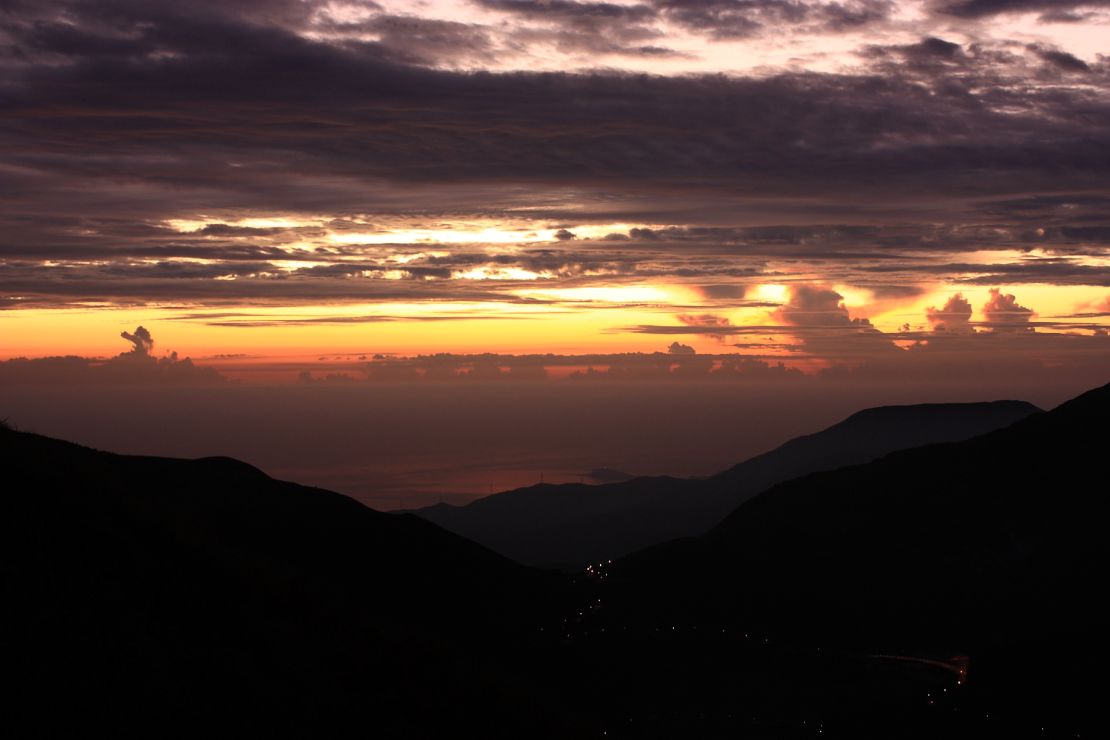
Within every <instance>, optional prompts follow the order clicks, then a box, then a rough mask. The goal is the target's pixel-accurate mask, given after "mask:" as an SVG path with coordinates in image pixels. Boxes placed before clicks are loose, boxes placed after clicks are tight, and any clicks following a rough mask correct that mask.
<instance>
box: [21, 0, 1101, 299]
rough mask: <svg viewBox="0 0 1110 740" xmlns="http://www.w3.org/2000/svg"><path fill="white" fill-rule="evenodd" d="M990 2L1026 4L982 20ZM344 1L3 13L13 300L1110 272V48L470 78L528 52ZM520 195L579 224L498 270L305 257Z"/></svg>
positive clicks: (564, 6)
mask: <svg viewBox="0 0 1110 740" xmlns="http://www.w3.org/2000/svg"><path fill="white" fill-rule="evenodd" d="M483 4H484V5H485V6H486V7H487V8H492V9H494V10H497V11H498V12H502V13H505V14H507V15H509V16H512V17H519V18H524V19H527V20H529V22H532V21H535V22H537V23H538V22H540V21H543V22H544V23H546V24H547V26H545V27H550V28H555V29H563V30H569V31H571V32H575V33H577V34H578V36H580V37H582V38H585V37H587V36H589V33H595V32H596V33H597V34H601V35H602V36H603V37H604V38H606V39H610V40H613V39H617V40H618V41H619V43H622V44H641V43H645V44H647V43H654V42H651V40H650V38H649V36H650V34H648V30H647V29H648V26H646V25H644V24H646V23H647V22H648V21H650V20H651V19H653V18H658V17H666V18H669V19H671V20H673V21H674V22H682V23H685V24H686V25H687V26H689V27H691V28H694V27H698V26H699V24H701V25H703V26H705V27H706V28H708V26H707V25H705V24H712V23H716V24H717V25H715V26H714V28H715V29H717V30H716V31H714V33H728V34H737V33H740V30H738V29H739V27H740V26H741V25H743V23H741V21H740V20H737V19H740V18H747V19H749V20H750V19H754V20H752V21H751V22H759V23H763V22H771V21H775V19H787V20H790V21H791V22H795V21H796V22H799V23H800V22H803V21H805V22H812V23H821V24H825V25H827V26H829V27H830V28H832V27H834V26H837V24H841V25H846V26H851V25H853V24H856V23H857V22H860V23H862V22H864V21H865V20H866V19H867V18H870V17H872V16H876V17H879V16H883V15H884V14H885V13H887V12H888V11H889V7H888V5H887V4H886V3H864V4H858V3H857V4H851V3H848V4H842V5H838V4H835V3H831V4H830V3H823V4H807V3H791V2H754V1H751V2H749V1H747V0H744V1H741V0H699V1H698V2H677V0H659V1H658V2H654V3H650V4H648V3H645V4H641V5H632V6H628V5H610V4H606V3H574V2H569V0H567V1H566V2H557V3H546V4H543V5H536V4H525V3H517V2H514V1H513V0H485V2H484V3H483ZM988 5H989V6H990V7H992V8H1001V7H1002V6H1003V5H1004V4H1002V3H994V4H983V3H980V4H979V5H977V6H976V7H979V6H982V8H984V9H985V8H987V7H988ZM324 7H325V4H324V3H304V2H292V1H288V2H246V3H230V4H229V3H216V2H207V1H205V2H195V3H189V4H185V5H183V4H179V3H167V2H149V1H147V2H139V1H138V0H110V1H105V2H78V1H76V0H67V1H62V2H57V3H50V4H41V3H24V2H19V1H18V0H13V1H11V2H7V3H4V5H3V6H2V7H0V15H2V18H3V24H2V25H3V31H2V32H0V33H2V35H3V43H4V47H3V48H4V51H3V53H2V55H0V72H2V79H3V82H0V100H2V103H3V107H4V110H5V116H4V117H3V120H2V121H0V144H2V145H3V148H4V158H3V167H2V168H0V187H2V188H3V189H4V191H5V192H6V193H8V194H9V196H10V197H8V198H5V200H4V203H3V205H0V260H2V261H3V265H4V267H3V273H2V275H0V305H5V306H15V305H31V303H33V302H39V303H41V302H47V303H49V302H50V301H59V302H65V301H70V300H79V299H96V300H118V301H142V300H167V299H173V298H175V297H176V298H180V299H187V298H188V299H194V300H203V301H210V302H224V301H231V300H234V299H236V298H239V299H246V300H264V299H267V298H269V297H274V298H276V299H281V300H290V301H296V300H314V299H318V298H319V297H321V296H324V295H332V296H334V297H336V298H337V299H342V298H351V299H375V298H382V299H388V298H399V299H404V298H408V297H411V298H420V297H439V298H453V299H460V300H466V299H470V298H473V299H475V300H484V299H488V298H491V297H498V298H503V297H504V296H505V294H506V289H507V288H509V287H511V284H510V283H503V284H499V285H496V286H494V285H490V284H488V281H478V282H477V283H475V281H467V282H466V283H465V284H463V282H462V281H458V280H452V279H451V277H452V274H453V271H454V270H459V269H465V268H466V266H467V265H471V266H490V267H493V268H508V267H515V268H519V269H522V270H546V271H548V272H550V273H551V275H553V276H554V279H557V280H559V281H565V282H567V284H569V285H574V284H578V283H580V282H583V281H587V280H588V279H589V277H590V276H591V275H592V276H595V277H596V276H602V277H604V278H606V279H609V280H618V281H619V280H621V279H633V278H635V279H643V278H652V277H665V278H666V277H669V278H673V279H678V280H689V281H697V282H698V283H699V284H703V285H706V286H718V287H713V288H711V289H709V290H708V291H707V292H706V293H705V294H704V295H706V296H711V295H712V296H717V299H719V300H725V299H726V298H725V297H726V296H728V295H730V294H731V295H738V294H742V292H743V288H742V287H740V288H735V289H733V288H731V287H730V286H731V285H732V284H734V283H737V282H743V281H745V280H747V279H755V278H759V277H775V276H774V275H773V274H768V270H767V268H766V262H767V260H770V259H778V260H786V259H796V260H798V259H800V260H827V261H828V263H829V270H830V275H831V277H830V279H832V278H837V279H839V278H840V277H842V275H840V274H838V271H839V272H840V273H843V275H849V274H850V276H853V279H854V280H855V281H857V282H863V283H864V284H865V287H869V288H871V289H873V290H874V291H876V292H883V291H885V292H886V294H887V295H893V291H897V290H903V291H905V290H912V286H911V287H910V288H907V287H906V286H905V285H903V284H902V283H903V278H913V277H914V276H917V277H916V279H920V278H921V277H922V276H923V275H926V274H927V275H930V276H938V277H939V276H941V275H942V273H943V274H953V273H955V272H956V270H954V269H951V268H953V267H955V266H958V265H961V264H965V263H966V261H965V260H962V259H960V258H959V254H960V253H961V252H966V251H972V250H977V249H1019V250H1031V249H1040V250H1045V251H1047V252H1049V253H1051V254H1054V255H1056V256H1057V257H1058V259H1057V261H1056V262H1049V261H1040V262H1036V263H1033V262H1024V261H1023V262H1012V263H1006V264H998V265H990V266H989V267H987V268H984V269H981V270H980V271H974V270H972V271H970V274H967V275H963V276H958V277H960V279H966V280H968V281H971V282H981V283H984V284H996V283H999V282H1003V281H1004V282H1023V281H1033V280H1036V281H1042V282H1055V283H1059V284H1069V285H1070V284H1095V285H1105V284H1107V276H1106V271H1105V269H1104V268H1102V267H1098V266H1097V265H1091V264H1089V263H1088V262H1086V261H1085V259H1084V258H1085V257H1090V256H1100V255H1104V254H1106V249H1107V246H1106V245H1107V241H1108V237H1110V186H1108V185H1107V183H1110V65H1108V63H1107V62H1106V61H1105V60H1104V59H1100V60H1087V61H1084V60H1080V59H1078V58H1076V57H1074V56H1073V55H1071V54H1069V53H1068V52H1067V51H1066V50H1063V49H1055V48H1048V47H1043V46H1035V45H1025V46H1017V47H1015V46H1013V45H1010V46H1008V47H1006V48H998V47H995V46H990V45H983V44H972V45H960V44H957V43H955V42H953V41H950V40H945V39H939V38H928V39H923V40H922V41H921V42H919V43H916V44H911V45H886V46H871V47H869V48H868V49H866V50H863V51H862V52H861V57H860V58H861V60H862V63H863V66H862V67H861V71H859V72H858V73H855V74H819V73H779V74H773V75H770V76H752V77H736V76H718V75H701V76H676V77H659V76H649V75H636V74H624V73H616V72H608V71H597V72H594V73H581V74H562V73H549V74H538V73H503V74H495V73H488V72H464V71H451V70H444V69H436V68H431V67H429V66H427V65H428V64H431V63H432V62H433V61H434V60H443V59H462V58H464V57H466V58H474V56H475V55H483V54H485V55H495V54H498V53H500V52H499V51H498V48H499V47H498V45H497V44H496V43H494V42H493V41H491V40H490V39H489V38H488V34H486V33H485V32H484V31H483V30H482V29H481V28H479V27H477V26H475V25H472V24H470V25H468V24H465V23H456V22H447V21H435V20H434V19H422V18H416V17H408V16H391V15H388V14H385V13H383V12H376V13H371V14H370V15H368V16H367V17H366V18H365V19H363V20H359V21H343V22H340V21H336V20H334V19H331V20H326V19H325V20H321V18H323V17H324V16H321V15H320V13H321V12H322V11H321V9H322V8H324ZM368 7H369V8H370V9H371V10H374V6H373V5H372V4H370V5H369V6H368ZM953 7H955V6H953ZM968 7H970V6H968ZM1006 7H1011V8H1012V7H1017V5H1015V4H1012V3H1011V4H1008V5H1006ZM1022 7H1023V8H1025V7H1029V8H1032V7H1033V5H1032V4H1023V5H1022ZM1037 7H1038V8H1039V7H1040V6H1037ZM952 12H956V11H955V10H952ZM960 12H961V13H964V14H965V15H966V14H967V13H970V12H971V11H970V10H966V9H965V10H962V11H960ZM975 12H976V13H980V14H982V13H983V12H985V10H977V11H975ZM714 19H717V21H714ZM722 19H723V20H722ZM729 19H731V20H729ZM768 19H770V20H768ZM837 19H839V20H837ZM726 20H727V21H728V22H727V23H726V22H725V21H726ZM745 22H747V21H745ZM730 23H733V24H739V25H737V26H736V29H734V30H732V31H730V30H728V29H729V28H730V27H731V26H730V25H729V24H730ZM358 24H362V25H363V26H365V28H361V27H360V28H361V30H362V31H365V32H366V34H368V36H367V38H373V39H375V40H362V38H363V37H362V36H359V35H358V34H357V33H355V31H358V30H359V29H356V28H354V26H357V25H358ZM630 28H641V29H642V33H643V34H645V35H642V36H636V34H637V33H641V32H640V31H637V32H630V31H628V29H630ZM583 29H587V30H589V29H593V30H590V31H589V33H587V32H586V31H585V30H583ZM309 32H312V33H313V34H316V35H315V36H310V35H306V34H308V33H309ZM329 32H330V33H332V34H333V35H330V36H329V35H328V33H329ZM521 208H528V209H529V211H528V213H530V214H534V215H535V217H536V218H540V219H543V218H546V219H550V222H551V223H552V224H556V225H557V227H558V228H559V229H560V231H559V232H558V234H559V236H558V237H557V240H558V241H559V243H558V244H557V245H555V244H553V246H552V249H550V250H548V251H543V250H540V249H528V250H525V251H523V252H521V253H518V254H515V255H505V254H500V255H496V256H494V255H492V254H490V253H489V252H486V251H483V250H482V249H481V248H473V249H464V248H459V247H448V248H447V251H449V252H450V256H448V257H429V256H423V257H420V258H417V259H414V260H413V261H412V262H409V263H406V264H405V265H404V269H403V270H401V275H400V277H402V280H399V281H388V283H387V281H384V280H375V278H376V277H381V275H382V274H383V273H384V272H386V271H387V270H388V269H390V268H391V267H396V265H392V266H391V265H389V264H387V262H386V260H385V255H384V254H382V255H377V256H376V255H375V253H373V250H370V249H369V248H367V247H366V246H365V245H358V244H353V245H339V244H336V245H331V246H329V247H327V248H326V249H325V248H321V247H319V246H305V244H306V243H310V244H317V243H318V240H319V239H320V238H321V236H322V234H324V233H325V231H326V230H328V229H339V230H343V229H348V230H352V229H355V227H354V226H351V225H350V221H349V219H350V218H352V217H354V216H355V215H356V214H373V215H374V216H375V217H381V218H383V219H388V218H398V217H402V216H403V217H405V218H408V219H410V220H411V219H414V218H416V219H426V220H429V221H435V220H436V219H440V218H447V217H478V216H481V217H489V218H504V217H510V216H513V215H514V214H518V213H520V210H519V209H521ZM206 213H227V214H230V215H229V217H228V221H229V223H220V222H215V223H208V224H206V225H205V226H203V228H201V229H199V230H198V231H195V232H192V233H183V232H181V231H178V230H176V229H173V228H171V227H170V226H168V225H167V224H166V220H167V219H171V218H195V217H196V216H197V215H198V214H206ZM253 213H284V214H290V215H297V214H300V215H306V216H321V215H323V216H326V217H328V218H330V219H333V220H332V221H330V222H329V223H327V224H326V225H317V226H304V227H297V228H284V227H269V226H264V227H250V226H243V225H237V224H236V223H235V221H234V219H233V218H231V215H234V214H238V215H241V216H242V215H250V214H253ZM604 222H624V223H654V224H660V223H663V224H673V226H671V227H670V228H664V229H648V228H636V229H633V230H631V231H629V232H619V233H615V234H613V235H611V237H612V238H611V239H609V240H607V241H602V240H595V241H592V242H591V241H590V240H588V239H583V238H582V237H581V236H580V231H581V230H580V229H579V227H580V226H581V225H583V224H589V223H604ZM738 224H742V226H738ZM753 224H758V225H753ZM576 229H579V231H576ZM572 236H574V237H577V238H571V237H572ZM313 240H316V241H313ZM397 247H398V248H402V246H401V245H397ZM926 253H932V254H935V255H936V258H935V259H925V258H924V257H923V255H925V254H926ZM946 254H947V255H952V256H951V257H948V258H945V257H944V255H946ZM193 260H205V262H203V263H201V262H195V261H193ZM276 261H283V262H285V263H288V262H298V261H302V262H306V263H308V262H311V263H312V264H311V265H309V264H306V265H305V266H304V267H302V268H290V267H289V266H288V265H287V264H286V265H284V266H282V267H276V266H275V265H274V262H276ZM320 263H325V264H320ZM943 265H948V266H949V269H948V271H947V273H944V271H945V268H944V267H943ZM394 276H396V275H394ZM884 276H885V277H884ZM432 282H436V283H437V284H434V285H433V284H432ZM730 291H731V292H730ZM17 299H18V300H17Z"/></svg>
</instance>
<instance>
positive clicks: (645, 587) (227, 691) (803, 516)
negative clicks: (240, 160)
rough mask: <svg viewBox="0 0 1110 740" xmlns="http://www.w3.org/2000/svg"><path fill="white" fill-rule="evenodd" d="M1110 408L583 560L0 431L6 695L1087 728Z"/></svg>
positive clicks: (810, 734) (269, 726) (96, 712)
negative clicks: (513, 549)
mask: <svg viewBox="0 0 1110 740" xmlns="http://www.w3.org/2000/svg"><path fill="white" fill-rule="evenodd" d="M1108 409H1110V387H1108V388H1104V389H1100V390H1098V391H1094V392H1092V393H1090V394H1087V395H1086V396H1084V397H1082V398H1080V399H1077V400H1076V401H1074V402H1072V403H1069V404H1066V405H1065V406H1063V407H1061V408H1059V409H1056V410H1054V411H1052V412H1048V413H1045V414H1037V415H1034V416H1031V417H1029V418H1027V419H1025V420H1023V421H1021V422H1018V423H1017V424H1016V425H1014V426H1012V427H1010V428H1007V429H1005V430H1002V431H998V432H994V433H991V434H988V435H985V436H982V437H978V438H976V439H972V440H968V441H965V442H960V443H954V444H946V445H933V446H929V447H923V448H919V449H916V450H913V451H908V452H903V453H897V454H894V455H890V456H887V457H885V458H882V459H880V460H878V461H875V462H871V463H868V464H866V465H861V466H857V467H853V468H846V469H843V470H840V471H836V472H833V473H822V474H817V475H811V476H808V477H805V478H802V479H799V480H796V481H793V482H790V483H787V484H783V485H780V486H777V487H775V488H773V489H772V490H770V491H768V492H767V493H765V494H763V495H761V496H759V497H757V498H756V499H754V500H752V501H750V502H749V503H747V504H745V505H744V506H742V507H740V508H739V509H738V510H737V511H736V512H734V513H733V514H732V515H731V516H730V517H729V518H728V519H727V520H726V521H725V522H723V523H722V524H721V525H720V526H719V527H717V528H716V529H714V530H713V531H711V532H710V533H708V534H706V535H705V536H703V537H702V538H699V539H696V540H683V541H676V542H673V543H669V544H667V545H663V546H659V547H656V548H653V549H651V550H647V551H644V552H641V553H638V554H636V555H634V556H632V557H629V558H627V559H625V560H622V561H619V562H615V563H612V564H610V563H605V564H598V565H597V566H596V567H593V568H591V569H590V570H589V571H588V572H586V573H583V574H581V575H578V576H562V575H558V574H554V573H546V572H542V571H536V570H531V569H528V568H524V567H522V566H519V565H516V564H514V563H512V562H511V561H508V560H506V559H504V558H502V557H500V556H498V555H495V554H493V553H491V552H490V551H488V550H485V549H483V548H482V547H480V546H478V545H475V544H473V543H470V542H468V541H466V540H463V539H461V538H459V537H457V536H455V535H452V534H449V533H447V532H445V531H443V530H441V529H439V528H437V527H436V526H434V525H432V524H429V523H427V522H424V521H421V520H419V519H417V518H415V517H411V516H397V515H386V514H381V513H378V512H374V511H371V510H369V509H366V508H365V507H363V506H361V505H359V504H358V503H356V502H354V501H352V500H350V499H347V498H345V497H343V496H339V495H337V494H333V493H329V492H327V491H321V490H317V489H310V488H304V487H301V486H297V485H294V484H290V483H283V482H280V481H275V480H273V479H270V478H268V477H267V476H265V475H264V474H262V473H260V472H259V471H257V470H255V469H253V468H251V467H249V466H246V465H244V464H242V463H238V462H235V461H233V460H228V459H222V458H215V459H205V460H174V459H162V458H143V457H126V456H118V455H112V454H108V453H103V452H97V451H93V450H89V449H86V448H82V447H79V446H77V445H72V444H69V443H65V442H59V441H56V440H51V439H47V438H44V437H39V436H35V435H31V434H26V433H21V432H15V431H11V430H8V429H2V430H0V467H2V469H3V471H4V479H3V480H4V487H3V495H2V497H0V502H2V505H3V507H4V515H3V517H2V518H0V527H2V530H0V542H2V543H3V544H2V547H3V551H2V552H0V579H2V581H0V582H2V588H3V594H2V595H3V605H4V606H3V611H2V612H0V620H2V624H0V635H2V637H0V650H2V654H3V658H4V660H3V663H2V669H0V670H3V672H4V678H5V683H6V684H7V685H8V686H9V687H11V688H9V690H8V691H7V692H6V693H5V694H4V695H3V700H0V709H3V713H4V717H5V720H6V722H7V723H8V724H9V725H11V726H15V725H16V724H17V723H18V724H19V729H21V730H23V729H24V728H27V727H29V728H31V729H32V732H31V733H29V734H38V735H58V734H71V733H72V731H73V729H74V728H77V729H78V730H80V731H81V733H82V734H91V733H92V732H102V731H105V730H107V731H110V732H112V733H113V734H122V733H124V732H125V731H139V732H143V733H144V734H153V735H174V734H186V733H189V732H190V731H192V733H193V734H195V732H197V731H203V732H218V733H220V734H223V733H225V732H238V733H241V734H250V735H252V736H254V735H260V734H281V735H288V734H294V735H300V736H321V735H333V734H337V732H336V728H337V727H339V726H342V727H343V729H344V734H345V733H346V732H349V731H350V730H349V729H348V728H351V727H354V728H357V731H358V732H359V733H360V734H366V735H370V736H373V737H384V738H455V737H483V738H485V737H490V738H494V737H502V738H521V737H527V738H614V737H616V738H659V739H660V740H662V739H664V738H667V739H669V738H678V737H682V738H734V737H747V738H828V737H837V738H852V739H853V740H855V739H858V738H884V739H886V738H915V739H922V740H923V739H925V738H939V737H943V738H982V737H988V736H1005V737H1076V733H1079V734H1080V736H1082V737H1091V736H1093V735H1092V733H1091V729H1092V728H1094V727H1097V725H1096V724H1095V723H1096V722H1098V721H1099V718H1098V717H1097V716H1095V707H1098V706H1101V697H1100V696H1099V692H1100V689H1101V686H1102V685H1103V681H1101V679H1100V676H1101V675H1102V672H1103V663H1102V656H1103V655H1104V654H1105V651H1104V650H1103V644H1104V638H1103V637H1102V635H1101V634H1100V630H1101V628H1102V622H1103V620H1102V618H1101V615H1102V613H1103V612H1102V611H1101V610H1100V608H1099V606H1098V602H1099V597H1100V596H1101V595H1100V593H1099V591H1100V587H1101V584H1102V582H1103V581H1104V580H1105V575H1106V573H1105V566H1104V563H1105V558H1104V555H1105V544H1104V543H1105V538H1104V537H1103V536H1102V532H1101V529H1102V526H1103V522H1104V519H1103V518H1102V500H1101V499H1102V485H1101V483H1100V481H1101V480H1102V477H1101V473H1102V471H1103V470H1104V468H1105V462H1104V461H1103V459H1102V454H1103V450H1104V448H1105V437H1106V435H1105V428H1106V420H1107V418H1110V417H1108V415H1107V412H1108ZM1041 728H1045V729H1044V730H1042V729H1041ZM62 730H69V731H70V732H69V733H63V732H62ZM22 734H28V733H26V732H23V733H22Z"/></svg>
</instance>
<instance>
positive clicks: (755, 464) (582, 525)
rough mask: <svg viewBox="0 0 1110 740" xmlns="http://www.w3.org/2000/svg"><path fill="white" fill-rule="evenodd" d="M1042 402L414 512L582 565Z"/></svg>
mask: <svg viewBox="0 0 1110 740" xmlns="http://www.w3.org/2000/svg"><path fill="white" fill-rule="evenodd" d="M1039 411H1040V409H1038V408H1037V407H1036V406H1033V405H1032V404H1029V403H1025V402H1022V401H995V402H992V403H953V404H922V405H916V406H884V407H879V408H872V409H867V410H865V411H860V412H859V413H856V414H853V415H852V416H850V417H848V418H847V419H845V420H844V421H842V422H840V423H838V424H835V425H834V426H831V427H829V428H828V429H825V430H824V431H821V432H817V433H816V434H811V435H807V436H804V437H799V438H797V439H794V440H791V441H789V442H787V443H786V444H784V445H782V446H781V447H779V448H777V449H775V450H772V451H771V452H768V453H766V454H763V455H759V456H757V457H754V458H752V459H750V460H748V461H747V462H743V463H740V464H739V465H736V466H735V467H733V468H730V469H729V470H726V471H724V472H722V473H720V474H718V475H715V476H713V477H711V478H708V479H704V480H693V479H681V478H670V477H650V478H633V479H631V480H627V481H620V482H615V483H609V484H605V485H594V486H589V485H580V484H565V485H543V484H541V485H536V486H530V487H528V488H521V489H517V490H514V491H508V492H505V493H498V494H494V495H492V496H487V497H485V498H481V499H478V500H477V501H473V502H471V503H469V504H467V505H465V506H451V505H449V504H438V505H435V506H429V507H427V508H423V509H417V510H415V511H413V512H412V513H414V514H416V515H417V516H420V517H423V518H424V519H427V520H428V521H431V522H435V523H436V524H438V525H440V526H441V527H443V528H445V529H448V530H450V531H452V532H455V533H457V534H460V535H462V536H463V537H467V538H468V539H472V540H474V541H475V542H479V543H481V544H483V545H485V546H486V547H489V548H490V549H492V550H494V551H496V552H499V553H501V554H502V555H505V556H506V557H509V558H512V559H514V560H517V561H518V562H521V563H526V564H529V565H535V566H541V567H566V568H571V569H575V570H576V569H578V568H579V567H580V566H581V565H583V564H585V563H587V562H595V561H599V560H607V559H610V558H617V557H620V556H622V555H626V554H628V553H630V552H633V551H635V550H639V549H642V548H645V547H648V546H650V545H654V544H658V543H660V542H665V541H667V540H671V539H675V538H679V537H690V536H694V535H699V534H702V533H703V532H705V531H706V530H708V529H709V528H710V527H712V526H714V525H715V524H717V523H718V522H720V521H721V519H723V518H724V517H725V516H727V515H728V514H729V513H730V512H731V511H732V510H733V509H735V508H736V507H737V506H739V505H740V504H742V503H743V502H744V501H746V500H748V499H749V498H751V497H753V496H755V495H756V494H758V493H760V492H762V491H764V490H766V489H767V488H769V487H771V486H773V485H775V484H776V483H781V482H783V481H786V480H789V479H791V478H795V477H798V476H801V475H805V474H808V473H813V472H817V471H821V470H833V469H835V468H839V467H843V466H845V465H854V464H858V463H863V462H868V461H870V460H875V459H877V458H879V457H882V456H883V455H886V454H888V453H891V452H894V451H896V450H902V449H908V448H911V447H918V446H921V445H927V444H935V443H938V442H952V441H958V440H962V439H968V438H970V437H974V436H976V435H978V434H983V433H985V432H989V431H992V430H995V429H999V428H1001V427H1004V426H1007V425H1009V424H1012V423H1014V422H1015V421H1018V420H1020V419H1023V418H1025V417H1027V416H1029V415H1031V414H1035V413H1038V412H1039Z"/></svg>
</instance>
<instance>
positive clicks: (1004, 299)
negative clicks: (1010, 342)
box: [983, 288, 1034, 331]
mask: <svg viewBox="0 0 1110 740" xmlns="http://www.w3.org/2000/svg"><path fill="white" fill-rule="evenodd" d="M1033 315H1034V314H1033V309H1031V308H1026V307H1025V306H1021V305H1018V302H1017V299H1016V298H1015V297H1014V296H1013V294H1012V293H1002V292H1001V291H1000V290H999V289H998V288H991V289H990V298H989V299H988V300H987V302H986V304H985V305H984V306H983V316H984V317H985V318H986V320H987V326H990V327H991V328H993V329H994V330H996V331H1014V330H1027V331H1032V330H1033V328H1032V327H1031V326H1030V325H1029V320H1030V319H1032V318H1033Z"/></svg>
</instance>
